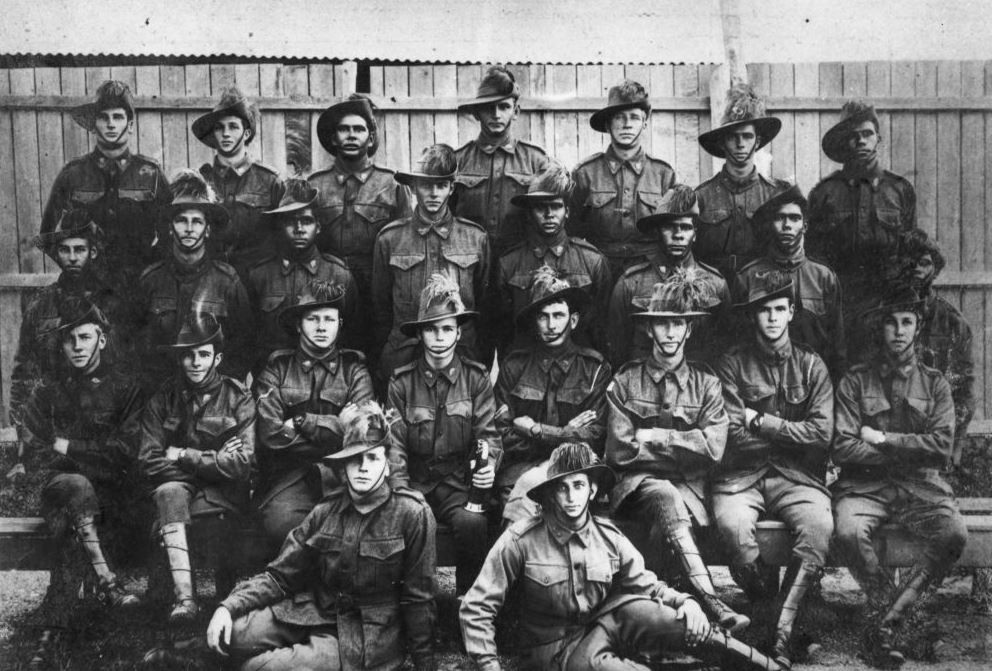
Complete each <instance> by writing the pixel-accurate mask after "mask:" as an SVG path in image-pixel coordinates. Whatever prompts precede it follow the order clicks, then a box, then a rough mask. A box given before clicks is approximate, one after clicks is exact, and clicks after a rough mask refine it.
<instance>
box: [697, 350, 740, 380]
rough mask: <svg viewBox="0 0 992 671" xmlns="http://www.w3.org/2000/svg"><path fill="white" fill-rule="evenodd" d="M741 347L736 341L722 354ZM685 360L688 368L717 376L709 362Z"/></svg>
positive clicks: (728, 353) (727, 353)
mask: <svg viewBox="0 0 992 671" xmlns="http://www.w3.org/2000/svg"><path fill="white" fill-rule="evenodd" d="M742 348H743V345H741V344H740V343H738V344H736V345H731V346H730V349H728V350H727V351H726V352H725V353H724V354H725V355H730V354H731V353H733V352H738V351H740V350H741V349H742ZM685 362H686V365H688V366H689V367H690V368H692V369H694V370H697V371H699V372H700V373H704V374H706V375H712V376H713V377H717V374H716V373H715V372H714V371H713V369H712V368H711V367H710V364H709V362H708V361H699V360H697V359H686V360H685Z"/></svg>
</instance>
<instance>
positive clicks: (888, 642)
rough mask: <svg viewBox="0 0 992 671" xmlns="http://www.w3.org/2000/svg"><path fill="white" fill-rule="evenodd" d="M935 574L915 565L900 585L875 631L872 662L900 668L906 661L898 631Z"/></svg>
mask: <svg viewBox="0 0 992 671" xmlns="http://www.w3.org/2000/svg"><path fill="white" fill-rule="evenodd" d="M932 578H933V576H932V575H931V573H930V571H929V570H928V569H926V568H924V567H922V566H919V565H917V566H915V567H913V570H912V571H911V572H910V574H909V575H908V576H907V577H906V580H905V581H903V583H902V584H901V585H900V586H899V589H898V590H897V592H896V597H895V599H894V600H893V601H892V605H890V606H889V609H888V611H887V612H886V613H885V615H884V616H883V617H882V621H881V623H880V624H879V626H878V629H877V630H876V631H875V632H874V635H873V637H872V638H873V640H872V641H871V642H872V648H871V651H870V652H871V658H872V663H873V664H875V665H876V666H879V667H881V668H886V669H898V668H899V667H900V666H902V665H903V663H904V662H905V661H906V657H905V655H903V653H902V651H900V650H899V647H898V642H897V640H896V631H897V629H898V628H899V625H900V624H902V620H903V617H904V616H905V615H906V611H908V610H909V608H910V607H911V606H912V605H913V604H914V603H915V602H916V600H917V599H918V598H919V596H920V594H922V593H923V592H924V591H925V590H926V588H927V586H928V585H929V584H930V581H931V580H932Z"/></svg>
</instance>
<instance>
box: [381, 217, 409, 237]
mask: <svg viewBox="0 0 992 671" xmlns="http://www.w3.org/2000/svg"><path fill="white" fill-rule="evenodd" d="M408 219H410V217H404V218H403V219H396V220H395V221H391V222H389V223H388V224H386V225H385V226H383V227H382V228H380V229H379V233H378V234H376V237H377V238H378V237H380V236H381V235H382V234H383V233H385V232H386V231H391V230H393V229H394V228H402V227H403V226H405V225H406V222H407V220H408Z"/></svg>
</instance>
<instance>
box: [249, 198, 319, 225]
mask: <svg viewBox="0 0 992 671" xmlns="http://www.w3.org/2000/svg"><path fill="white" fill-rule="evenodd" d="M317 196H318V194H317V193H316V192H314V194H313V198H310V199H309V200H306V201H300V200H294V201H292V202H288V203H280V204H279V207H277V208H275V209H274V210H265V211H264V212H262V214H267V215H269V216H271V217H273V218H274V219H275V218H278V216H279V215H280V214H289V213H290V212H299V211H300V210H305V209H307V208H308V207H313V206H314V203H316V202H317Z"/></svg>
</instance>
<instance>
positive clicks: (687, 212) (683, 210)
mask: <svg viewBox="0 0 992 671" xmlns="http://www.w3.org/2000/svg"><path fill="white" fill-rule="evenodd" d="M686 217H691V218H692V220H693V222H695V221H696V219H697V218H698V217H699V198H698V197H697V196H696V190H695V189H693V188H692V187H691V186H687V185H686V184H675V185H673V186H672V188H670V189H669V190H668V191H666V192H665V194H664V195H663V196H662V197H661V202H660V203H659V204H658V211H657V212H655V213H654V214H649V215H648V216H646V217H641V218H640V219H638V220H637V230H639V231H641V232H642V233H648V232H650V231H651V230H652V229H654V228H655V227H657V226H663V225H665V224H667V223H669V222H671V221H672V220H673V219H684V218H686Z"/></svg>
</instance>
